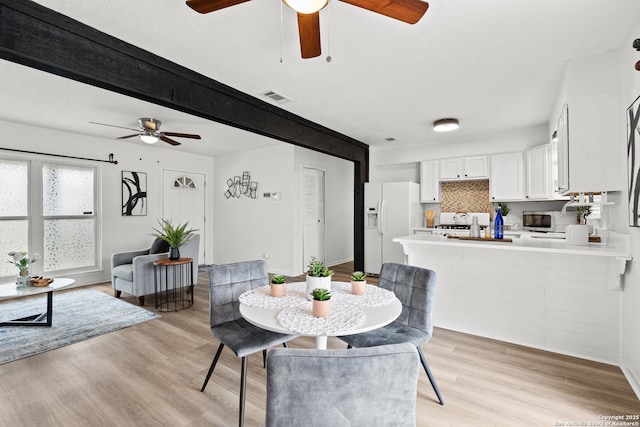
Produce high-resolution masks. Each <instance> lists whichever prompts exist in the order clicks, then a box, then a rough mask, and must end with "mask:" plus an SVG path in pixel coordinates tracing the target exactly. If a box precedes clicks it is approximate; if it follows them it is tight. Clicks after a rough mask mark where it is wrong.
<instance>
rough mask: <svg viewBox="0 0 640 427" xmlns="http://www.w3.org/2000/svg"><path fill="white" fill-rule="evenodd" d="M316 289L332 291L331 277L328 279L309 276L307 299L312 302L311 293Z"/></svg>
mask: <svg viewBox="0 0 640 427" xmlns="http://www.w3.org/2000/svg"><path fill="white" fill-rule="evenodd" d="M316 288H324V289H326V290H328V291H331V276H327V277H313V276H307V299H308V300H309V301H311V300H312V299H313V297H312V296H311V291H313V290H314V289H316Z"/></svg>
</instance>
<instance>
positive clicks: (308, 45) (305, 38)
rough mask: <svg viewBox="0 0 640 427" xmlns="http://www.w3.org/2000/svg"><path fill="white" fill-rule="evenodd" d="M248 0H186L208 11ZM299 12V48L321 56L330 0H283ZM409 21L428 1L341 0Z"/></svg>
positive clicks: (415, 19) (418, 15)
mask: <svg viewBox="0 0 640 427" xmlns="http://www.w3.org/2000/svg"><path fill="white" fill-rule="evenodd" d="M246 1H249V0H187V1H186V3H187V6H189V7H190V8H191V9H193V10H195V11H196V12H199V13H209V12H214V11H216V10H220V9H224V8H226V7H229V6H235V5H237V4H240V3H244V2H246ZM282 1H283V2H284V4H286V5H287V6H289V7H290V8H291V9H293V10H295V11H296V12H297V14H298V34H299V36H300V52H301V54H302V57H303V58H315V57H316V56H320V53H321V48H320V10H321V9H322V8H324V7H325V6H326V5H327V4H328V3H329V0H282ZM340 1H343V2H345V3H349V4H351V5H353V6H358V7H361V8H363V9H367V10H369V11H371V12H375V13H379V14H381V15H384V16H388V17H389V18H393V19H397V20H399V21H402V22H406V23H408V24H415V23H416V22H418V21H419V20H420V18H422V16H423V15H424V14H425V12H426V11H427V9H428V8H429V3H427V2H423V1H421V0H340Z"/></svg>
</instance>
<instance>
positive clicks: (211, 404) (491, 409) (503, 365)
mask: <svg viewBox="0 0 640 427" xmlns="http://www.w3.org/2000/svg"><path fill="white" fill-rule="evenodd" d="M351 268H352V267H351V265H350V264H344V265H341V266H338V267H337V268H336V276H335V278H334V280H347V273H348V272H350V271H351ZM370 281H371V280H370ZM373 281H375V280H373ZM92 287H93V288H94V289H97V290H99V291H102V292H105V293H108V294H112V290H111V286H110V284H108V283H105V284H100V285H95V286H92ZM207 298H208V279H207V275H206V274H200V279H199V283H198V286H197V287H196V293H195V305H194V306H193V307H191V308H189V309H185V310H182V311H180V312H177V313H163V314H162V318H161V319H157V320H152V321H149V322H145V323H142V324H139V325H135V326H131V327H129V328H126V329H122V330H119V331H116V332H112V333H109V334H106V335H102V336H99V337H96V338H93V339H90V340H87V341H83V342H80V343H77V344H73V345H70V346H67V347H63V348H60V349H57V350H53V351H49V352H46V353H43V354H40V355H36V356H32V357H28V358H25V359H21V360H17V361H14V362H10V363H6V364H3V365H0V426H11V427H18V426H27V427H32V426H64V427H74V426H82V427H86V426H236V425H237V423H238V413H237V407H238V391H239V380H240V361H239V359H237V358H236V357H235V356H234V355H233V353H232V352H230V351H228V350H226V349H225V351H223V353H222V356H221V359H220V362H219V363H218V366H217V368H216V370H215V372H214V375H213V377H212V379H211V381H210V382H209V385H208V386H207V389H206V391H205V392H204V393H201V392H200V387H201V386H202V382H203V380H204V377H205V374H206V371H207V369H208V367H209V365H210V363H211V359H212V357H213V354H214V352H215V350H216V348H217V346H218V343H217V341H216V340H215V339H214V338H213V337H212V335H211V332H210V331H209V324H208V321H209V320H208V306H207ZM123 300H125V301H128V302H130V303H132V304H135V303H136V301H137V298H134V297H130V296H126V295H123ZM149 300H150V301H149V303H148V304H151V303H152V298H149ZM147 308H148V309H150V310H153V307H152V306H151V305H148V306H147ZM54 321H55V319H54ZM313 346H314V341H313V340H312V339H309V338H299V339H296V340H294V341H292V342H291V347H299V348H313ZM328 346H329V348H344V347H345V346H344V344H343V343H342V342H341V341H339V340H337V339H334V338H329V344H328ZM1 350H2V349H0V351H1ZM423 351H424V353H425V355H426V357H427V360H428V361H429V364H430V366H431V369H432V371H433V373H434V375H435V378H436V381H437V382H438V385H439V386H440V390H441V392H442V395H443V398H444V400H445V405H444V406H440V405H439V404H438V403H437V401H436V398H435V394H434V392H433V389H432V388H431V385H430V384H429V381H428V379H427V377H426V375H425V374H424V372H421V374H420V379H419V384H418V396H417V425H418V426H421V427H426V426H437V427H442V426H455V427H458V426H559V425H562V424H561V423H567V422H572V423H585V424H584V425H588V423H589V422H592V423H597V422H599V421H600V419H599V416H610V415H638V414H640V401H639V400H638V399H637V398H636V396H635V395H634V393H633V391H632V389H631V387H630V386H629V384H628V383H627V381H626V380H625V378H624V376H623V374H622V372H621V371H620V369H619V368H617V367H615V366H610V365H604V364H600V363H594V362H590V361H586V360H582V359H576V358H572V357H567V356H562V355H558V354H554V353H548V352H544V351H540V350H535V349H531V348H526V347H521V346H517V345H512V344H507V343H503V342H498V341H494V340H489V339H484V338H479V337H475V336H471V335H466V334H462V333H457V332H453V331H449V330H444V329H437V328H436V330H435V331H434V337H433V338H432V340H431V341H430V342H429V343H427V344H426V345H424V347H423ZM265 378H266V376H265V371H264V369H263V368H262V358H261V355H260V354H256V355H253V356H250V357H249V375H248V379H247V408H246V419H245V421H246V423H245V425H247V426H262V425H264V417H265V390H266V388H265ZM346 386H348V384H347V383H345V387H346ZM292 404H295V402H292ZM564 425H566V424H564ZM594 425H595V424H594ZM300 427H304V426H300ZM327 427H331V426H327ZM372 427H374V426H372Z"/></svg>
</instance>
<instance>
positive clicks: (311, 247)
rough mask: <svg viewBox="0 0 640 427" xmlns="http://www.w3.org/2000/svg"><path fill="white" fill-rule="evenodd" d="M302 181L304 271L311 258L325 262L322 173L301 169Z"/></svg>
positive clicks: (320, 171) (315, 170)
mask: <svg viewBox="0 0 640 427" xmlns="http://www.w3.org/2000/svg"><path fill="white" fill-rule="evenodd" d="M303 179H304V231H303V261H304V266H303V269H304V271H306V269H307V264H308V263H309V260H310V259H311V257H316V258H317V259H319V260H320V261H322V262H325V253H324V248H325V246H324V237H325V236H324V171H323V170H320V169H314V168H307V167H305V168H303Z"/></svg>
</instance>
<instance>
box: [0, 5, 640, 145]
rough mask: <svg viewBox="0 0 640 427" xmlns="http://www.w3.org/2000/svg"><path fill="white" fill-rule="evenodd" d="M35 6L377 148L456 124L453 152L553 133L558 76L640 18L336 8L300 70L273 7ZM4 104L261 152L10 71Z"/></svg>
mask: <svg viewBox="0 0 640 427" xmlns="http://www.w3.org/2000/svg"><path fill="white" fill-rule="evenodd" d="M37 2H38V3H40V4H42V5H44V6H46V7H49V8H51V9H54V10H56V11H58V12H61V13H63V14H65V15H67V16H70V17H71V18H74V19H77V20H79V21H81V22H83V23H85V24H87V25H89V26H92V27H94V28H96V29H98V30H100V31H103V32H106V33H108V34H111V35H112V36H115V37H117V38H120V39H122V40H124V41H126V42H128V43H131V44H133V45H136V46H138V47H140V48H143V49H146V50H148V51H150V52H153V53H155V54H157V55H159V56H162V57H164V58H167V59H169V60H171V61H173V62H176V63H178V64H180V65H183V66H185V67H188V68H191V69H192V70H195V71H197V72H199V73H201V74H204V75H206V76H208V77H210V78H212V79H215V80H218V81H220V82H222V83H224V84H227V85H229V86H232V87H234V88H236V89H238V90H241V91H243V92H246V93H248V94H250V95H254V96H256V97H259V98H261V99H264V100H266V98H262V97H261V96H260V95H259V93H261V92H263V91H265V90H275V91H277V92H279V93H281V94H283V95H285V96H287V97H289V98H291V99H292V100H293V102H290V103H287V104H283V105H281V108H283V109H286V110H288V111H290V112H292V113H295V114H298V115H300V116H302V117H304V118H306V119H309V120H311V121H314V122H316V123H319V124H321V125H324V126H326V127H328V128H331V129H334V130H336V131H338V132H341V133H343V134H345V135H348V136H350V137H352V138H355V139H357V140H359V141H362V142H364V143H366V144H369V145H371V146H378V145H389V144H396V145H398V146H402V145H406V144H416V143H425V144H429V143H438V142H441V141H443V140H445V139H447V138H451V136H450V135H449V134H437V133H435V132H433V131H432V129H431V123H432V122H433V121H434V120H436V119H438V118H442V117H457V118H459V119H460V122H461V128H460V129H459V130H458V131H457V132H456V139H460V138H465V137H472V136H473V135H477V134H483V133H488V132H500V131H506V130H511V129H514V128H524V127H531V126H536V125H540V124H542V123H546V122H547V121H548V119H549V114H550V110H551V105H552V103H553V101H554V100H555V96H556V93H557V91H558V88H559V84H560V79H561V76H562V69H563V64H564V62H565V61H567V60H570V59H573V58H580V57H585V56H591V55H596V54H601V53H604V52H606V51H609V50H612V49H618V48H619V47H620V46H621V45H622V43H623V42H624V41H625V40H626V38H627V37H629V36H630V31H631V30H632V28H633V27H634V26H635V25H636V24H637V23H638V19H639V18H638V17H639V16H640V14H639V13H638V11H639V6H638V0H607V1H605V2H603V1H600V0H598V1H596V0H537V1H525V0H482V1H480V0H433V1H430V2H429V3H430V7H429V10H428V11H427V13H426V14H425V16H424V17H423V19H422V20H421V21H420V22H418V23H417V24H415V25H413V26H411V25H408V24H404V23H401V22H397V21H394V20H392V19H389V18H386V17H383V16H380V15H377V14H375V13H372V12H369V11H366V10H364V9H360V8H357V7H354V6H351V5H348V4H346V3H342V2H340V1H338V0H331V2H330V4H329V6H328V7H327V8H325V9H324V10H323V11H322V12H321V30H322V35H323V38H322V47H323V54H322V56H321V57H319V58H315V59H307V60H303V59H301V58H300V54H299V46H298V39H297V24H296V17H295V13H294V12H293V11H292V10H290V9H288V8H287V7H286V6H281V3H280V1H279V0H253V1H249V2H246V3H243V4H240V5H236V6H233V7H230V8H227V9H224V10H221V11H217V12H213V13H210V14H206V15H200V14H198V13H196V12H194V11H192V10H191V9H190V8H188V7H187V6H186V5H185V4H184V1H183V0H171V1H170V0H164V1H162V2H158V1H157V0H136V1H130V0H110V1H104V2H90V4H88V3H87V2H86V1H85V0H37ZM637 36H639V37H640V34H638V35H637ZM629 48H630V49H631V46H629ZM328 55H330V56H331V61H330V62H329V61H327V56H328ZM630 66H632V65H630ZM0 93H2V99H3V100H2V102H1V103H0V120H6V121H13V122H19V123H25V124H34V125H38V126H43V127H46V128H52V129H60V130H66V131H71V132H77V133H80V134H85V135H92V136H98V137H104V138H109V139H112V138H116V137H118V136H122V135H125V134H127V133H130V132H128V131H126V130H122V129H116V128H109V127H104V126H98V125H92V124H89V123H88V122H90V121H96V122H102V123H111V124H114V125H118V126H125V127H137V123H136V119H137V118H138V117H145V116H149V117H154V118H157V119H160V120H162V121H163V126H162V130H165V131H174V132H186V133H198V134H201V135H202V137H203V140H202V141H191V140H181V142H183V145H182V146H180V147H179V148H177V149H181V150H186V151H192V152H197V153H202V154H210V155H217V154H222V153H225V152H227V151H230V150H244V149H250V148H253V147H258V146H264V145H265V144H266V143H267V142H266V141H265V138H264V137H261V136H258V135H254V134H250V133H248V132H245V131H240V130H237V129H232V128H229V127H227V126H224V125H220V124H217V123H213V122H210V121H206V120H203V119H200V118H197V117H193V116H189V115H187V114H184V113H181V112H177V111H172V110H169V109H167V108H165V107H160V106H157V105H153V104H149V103H147V102H144V101H140V100H136V99H132V98H128V97H125V96H122V95H118V94H115V93H111V92H107V91H105V90H102V89H98V88H94V87H91V86H88V85H84V84H81V83H77V82H73V81H69V80H67V79H64V78H61V77H58V76H54V75H50V74H47V73H44V72H41V71H37V70H33V69H29V68H26V67H23V66H20V65H17V64H13V63H9V62H7V61H4V60H0ZM9 100H10V101H9ZM269 102H270V101H269ZM123 132H124V133H123ZM387 137H393V138H395V139H396V141H395V142H386V141H385V138H387ZM132 142H134V143H136V141H135V140H132ZM230 143H232V144H230ZM274 143H275V142H274ZM165 145H166V144H165ZM167 148H170V147H169V146H168V145H167Z"/></svg>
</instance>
